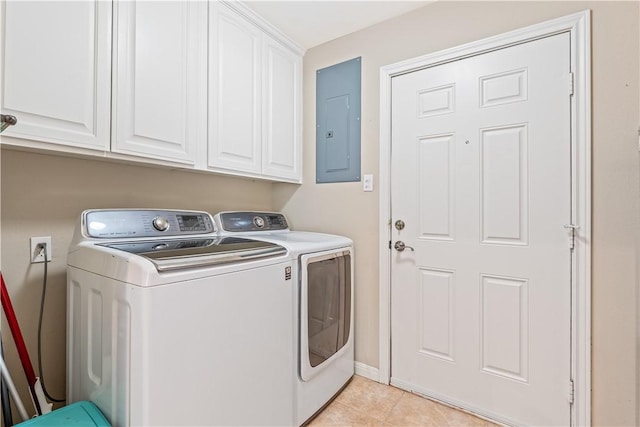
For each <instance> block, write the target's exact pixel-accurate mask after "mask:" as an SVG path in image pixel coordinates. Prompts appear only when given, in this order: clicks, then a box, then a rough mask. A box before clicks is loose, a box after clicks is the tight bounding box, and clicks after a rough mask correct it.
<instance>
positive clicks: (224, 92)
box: [208, 2, 262, 173]
mask: <svg viewBox="0 0 640 427" xmlns="http://www.w3.org/2000/svg"><path fill="white" fill-rule="evenodd" d="M209 13H210V18H209V25H210V29H209V37H210V39H209V91H210V94H209V144H208V148H209V155H208V156H209V166H210V167H214V168H224V169H231V170H234V171H240V172H251V173H260V169H261V166H262V165H261V145H260V144H261V143H260V138H261V128H260V114H261V111H260V110H261V85H260V83H261V82H260V68H261V66H262V64H261V32H260V30H259V29H258V28H257V27H256V26H254V25H253V24H251V23H249V22H248V21H246V20H244V18H242V17H240V16H239V15H238V14H237V13H236V12H234V11H232V10H230V9H228V8H227V7H226V6H224V5H222V4H219V3H217V2H211V3H210V6H209Z"/></svg>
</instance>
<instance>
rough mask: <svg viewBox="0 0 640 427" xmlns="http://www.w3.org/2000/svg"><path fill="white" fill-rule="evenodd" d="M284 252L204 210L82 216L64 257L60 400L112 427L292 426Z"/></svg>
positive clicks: (289, 297)
mask: <svg viewBox="0 0 640 427" xmlns="http://www.w3.org/2000/svg"><path fill="white" fill-rule="evenodd" d="M293 266H294V264H293V263H292V261H291V255H289V254H288V252H287V249H286V248H284V247H282V246H280V245H277V244H273V243H269V242H266V241H258V240H253V239H247V238H244V237H243V238H236V237H220V236H218V235H217V230H216V228H215V223H214V221H213V219H212V218H211V216H210V215H209V214H208V213H206V212H195V211H172V210H139V209H138V210H90V211H85V212H83V214H82V217H81V221H80V222H79V223H78V225H77V229H76V233H75V237H74V240H73V242H72V245H71V247H70V250H69V255H68V297H67V298H68V299H67V304H68V318H67V328H68V329H67V338H68V343H67V364H68V366H67V375H68V377H67V400H68V402H75V401H78V400H91V401H92V402H94V403H95V404H96V405H97V406H98V407H99V408H100V410H101V411H102V412H103V413H104V414H105V416H106V417H107V418H108V419H109V421H110V422H111V424H112V425H114V426H129V425H136V426H143V425H144V426H154V425H173V426H178V425H190V426H195V425H292V424H295V423H297V420H296V419H294V416H293V414H294V413H295V407H294V401H295V398H294V388H293V387H292V385H293V384H294V383H295V381H296V380H295V377H294V372H295V366H296V363H297V360H296V358H295V349H294V343H293V341H292V337H293V336H294V334H295V331H294V325H295V324H296V321H297V310H296V309H295V304H294V302H295V300H294V298H295V292H294V286H293V278H292V277H291V269H292V267H293Z"/></svg>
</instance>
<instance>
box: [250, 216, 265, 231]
mask: <svg viewBox="0 0 640 427" xmlns="http://www.w3.org/2000/svg"><path fill="white" fill-rule="evenodd" d="M253 225H255V226H256V227H258V228H263V227H264V218H262V217H261V216H254V217H253Z"/></svg>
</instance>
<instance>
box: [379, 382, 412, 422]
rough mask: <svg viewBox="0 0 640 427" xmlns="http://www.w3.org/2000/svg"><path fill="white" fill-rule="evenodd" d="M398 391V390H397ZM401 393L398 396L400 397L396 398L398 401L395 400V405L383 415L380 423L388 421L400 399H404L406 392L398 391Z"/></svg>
mask: <svg viewBox="0 0 640 427" xmlns="http://www.w3.org/2000/svg"><path fill="white" fill-rule="evenodd" d="M398 390H400V389H398ZM400 391H401V392H402V393H401V394H400V397H399V398H398V400H396V403H394V404H393V406H392V407H391V409H389V412H387V414H386V415H385V417H384V419H383V420H382V422H384V423H386V422H387V420H388V419H389V417H390V416H391V413H392V412H393V410H394V409H396V406H398V403H400V400H402V398H403V397H404V395H405V394H407V392H406V391H404V390H400Z"/></svg>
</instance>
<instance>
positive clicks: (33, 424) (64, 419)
mask: <svg viewBox="0 0 640 427" xmlns="http://www.w3.org/2000/svg"><path fill="white" fill-rule="evenodd" d="M16 426H20V427H110V426H111V424H109V421H107V419H106V418H105V417H104V415H102V412H100V409H98V407H97V406H96V405H94V404H93V403H91V402H76V403H72V404H71V405H67V406H65V407H62V408H60V409H56V410H55V411H52V412H49V413H48V414H45V415H41V416H39V417H35V418H32V419H30V420H29V421H25V422H23V423H20V424H16Z"/></svg>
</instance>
